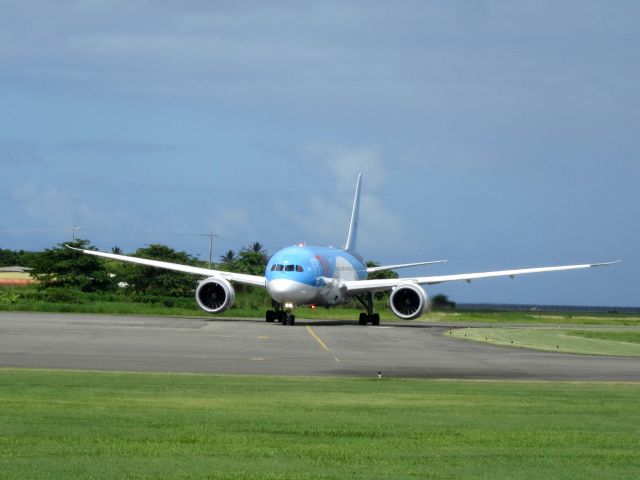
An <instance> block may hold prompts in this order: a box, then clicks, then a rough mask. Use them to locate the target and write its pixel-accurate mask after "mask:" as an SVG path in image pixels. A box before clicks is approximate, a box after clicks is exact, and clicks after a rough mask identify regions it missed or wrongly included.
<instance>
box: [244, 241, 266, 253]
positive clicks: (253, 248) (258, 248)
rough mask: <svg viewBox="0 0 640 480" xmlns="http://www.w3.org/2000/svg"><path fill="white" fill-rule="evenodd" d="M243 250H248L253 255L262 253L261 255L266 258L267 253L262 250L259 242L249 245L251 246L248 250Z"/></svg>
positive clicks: (262, 247)
mask: <svg viewBox="0 0 640 480" xmlns="http://www.w3.org/2000/svg"><path fill="white" fill-rule="evenodd" d="M245 250H249V251H251V252H254V253H262V254H265V256H266V253H267V252H266V251H265V250H264V246H263V245H262V244H261V243H260V242H253V243H252V244H251V246H250V247H249V248H248V249H246V248H245Z"/></svg>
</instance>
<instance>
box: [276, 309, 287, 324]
mask: <svg viewBox="0 0 640 480" xmlns="http://www.w3.org/2000/svg"><path fill="white" fill-rule="evenodd" d="M286 317H287V316H286V315H285V313H284V312H283V311H279V312H276V320H277V321H278V322H280V323H284V319H285V318H286Z"/></svg>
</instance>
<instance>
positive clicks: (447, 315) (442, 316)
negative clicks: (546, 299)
mask: <svg viewBox="0 0 640 480" xmlns="http://www.w3.org/2000/svg"><path fill="white" fill-rule="evenodd" d="M426 316H427V318H430V319H432V320H438V321H441V322H449V323H452V324H475V323H487V324H494V323H506V324H527V323H529V324H548V325H637V326H640V315H628V314H620V313H589V314H582V313H575V314H574V313H571V314H569V313H558V312H551V311H549V312H541V311H537V312H494V311H488V312H485V311H482V312H480V311H458V312H431V313H429V314H427V315H426Z"/></svg>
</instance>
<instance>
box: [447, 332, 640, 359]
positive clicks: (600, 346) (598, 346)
mask: <svg viewBox="0 0 640 480" xmlns="http://www.w3.org/2000/svg"><path fill="white" fill-rule="evenodd" d="M448 335H450V336H452V337H455V338H461V339H464V340H473V341H476V342H484V343H491V344H494V345H505V346H509V347H520V348H532V349H535V350H546V351H551V352H563V353H580V354H585V355H617V356H625V357H640V330H635V329H634V330H628V329H618V330H602V329H590V330H586V329H585V330H574V329H567V328H499V327H498V328H459V329H452V330H450V332H449V333H448Z"/></svg>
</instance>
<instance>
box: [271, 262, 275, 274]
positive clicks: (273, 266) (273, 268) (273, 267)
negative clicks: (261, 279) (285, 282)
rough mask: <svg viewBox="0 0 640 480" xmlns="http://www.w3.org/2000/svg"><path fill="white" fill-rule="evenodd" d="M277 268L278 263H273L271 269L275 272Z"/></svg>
mask: <svg viewBox="0 0 640 480" xmlns="http://www.w3.org/2000/svg"><path fill="white" fill-rule="evenodd" d="M275 269H276V264H275V263H274V264H273V265H271V271H272V272H273V271H274V270H275Z"/></svg>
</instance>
